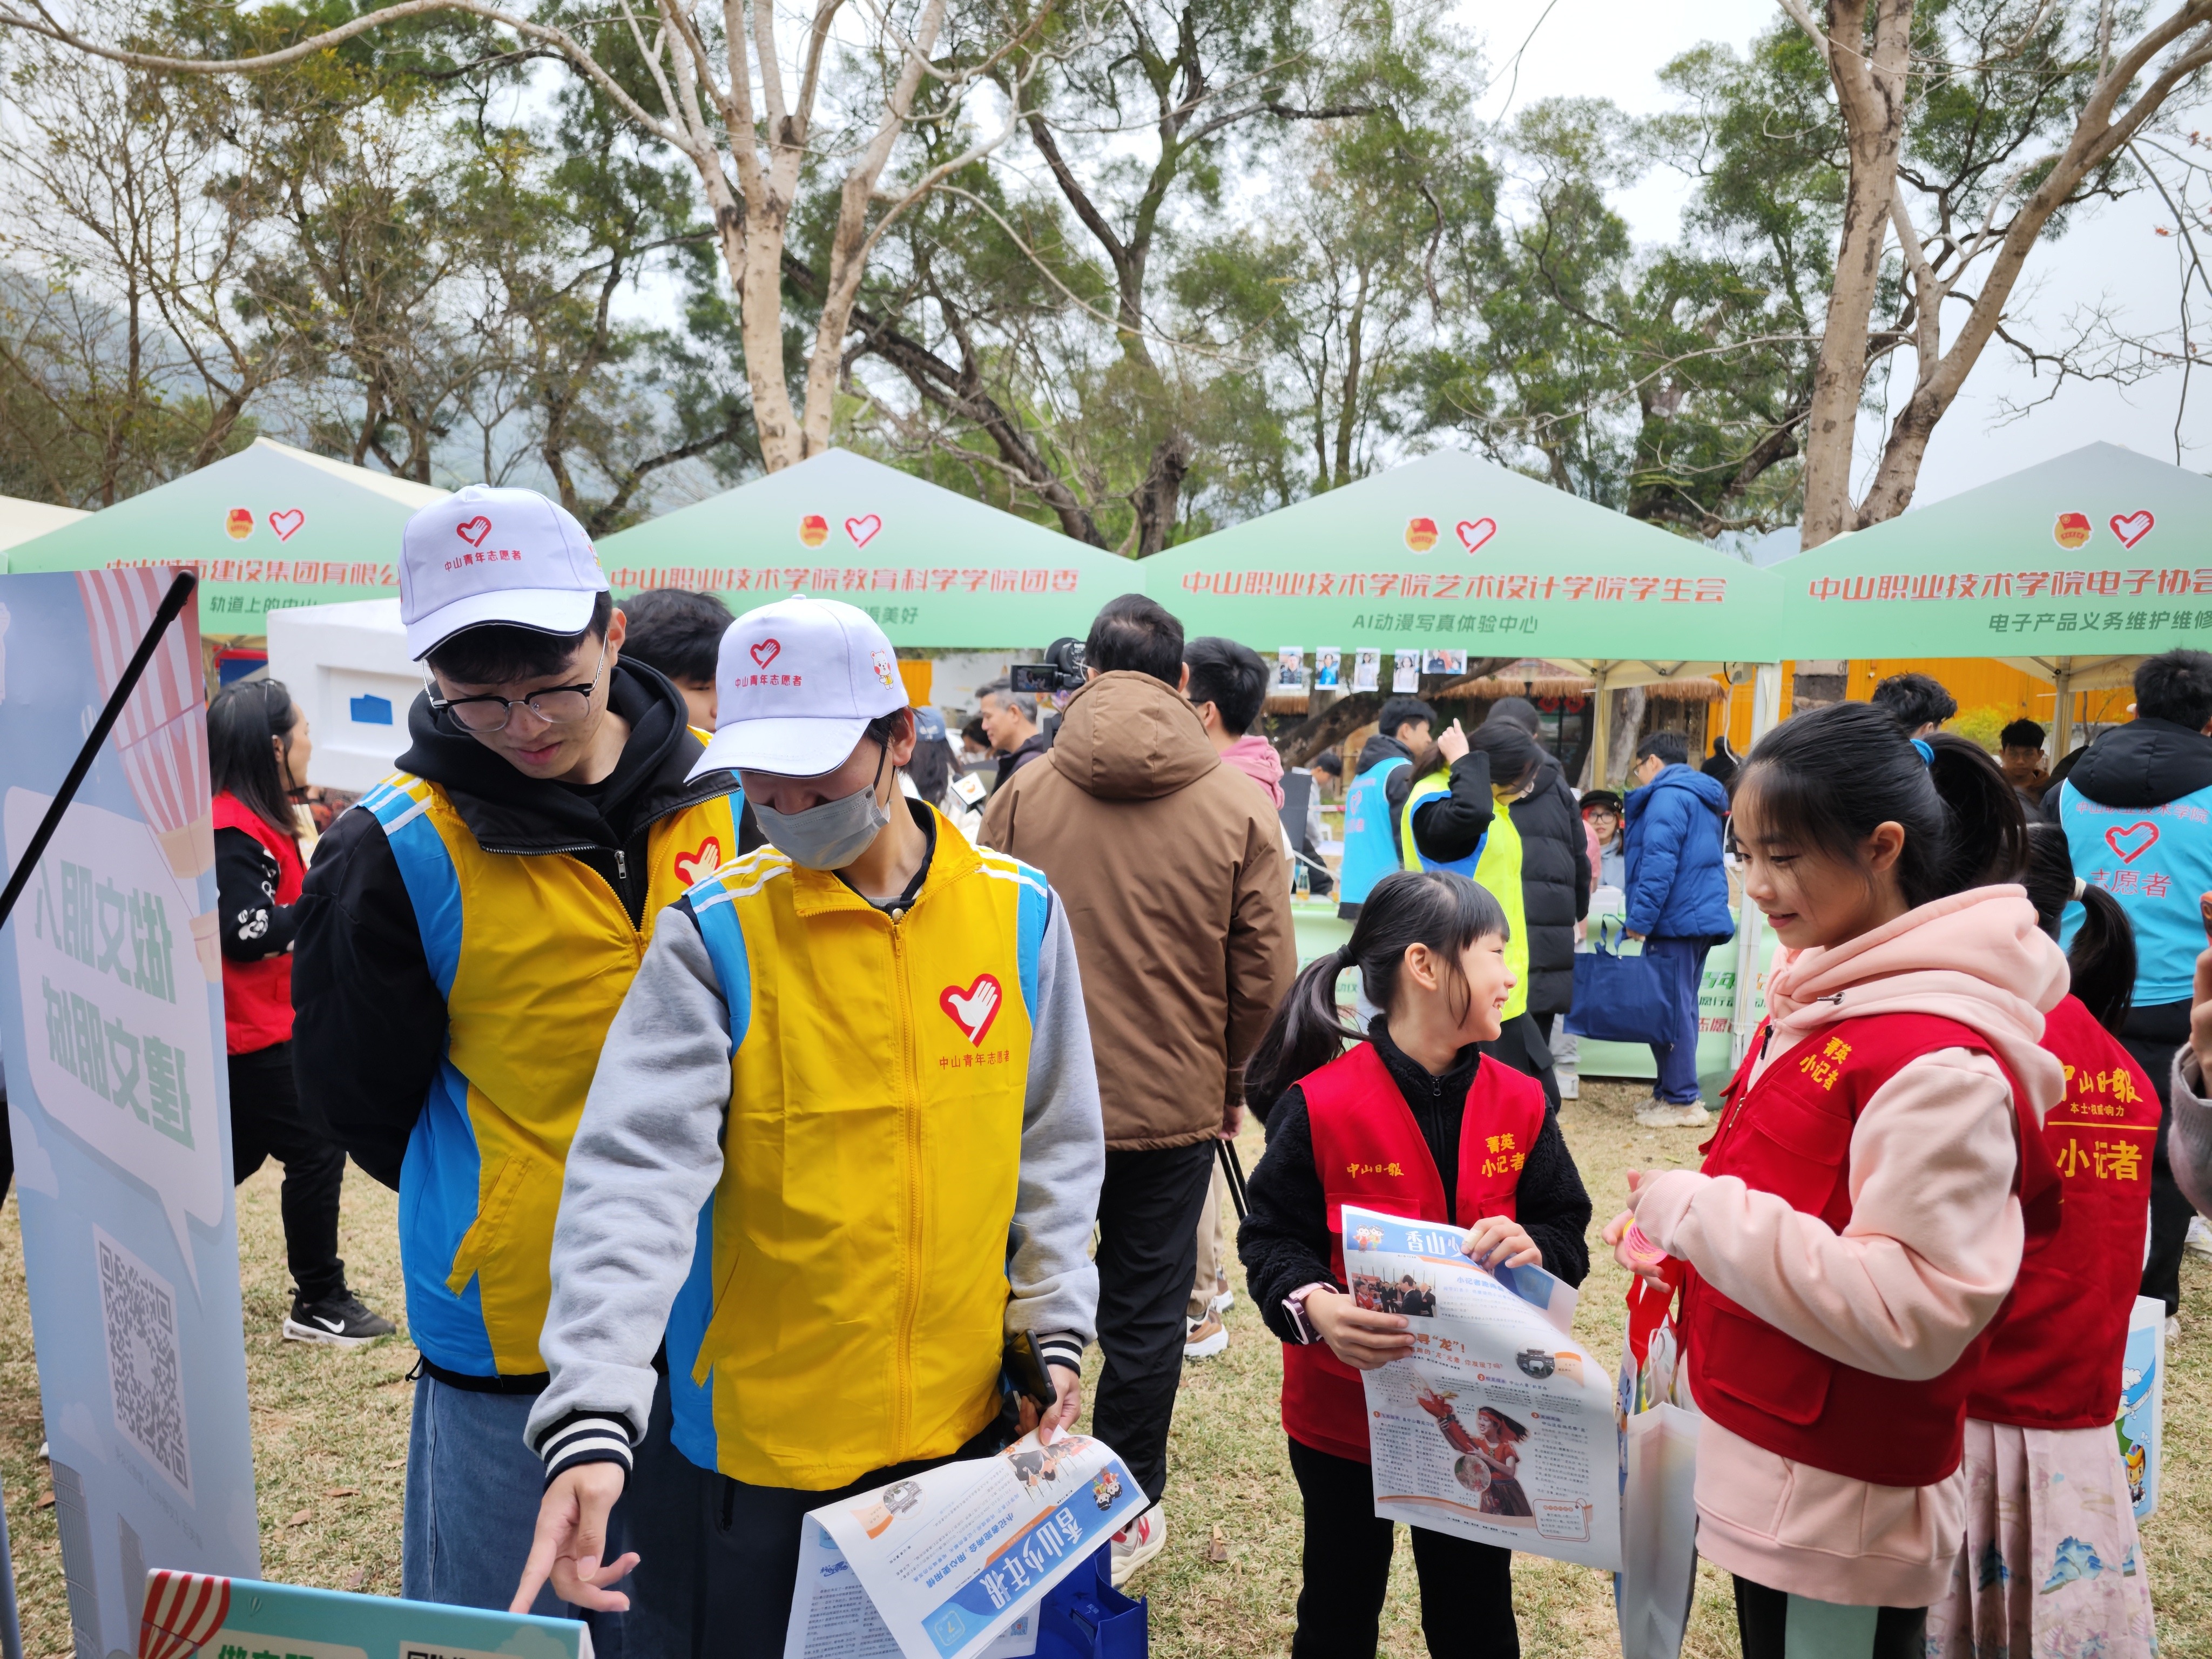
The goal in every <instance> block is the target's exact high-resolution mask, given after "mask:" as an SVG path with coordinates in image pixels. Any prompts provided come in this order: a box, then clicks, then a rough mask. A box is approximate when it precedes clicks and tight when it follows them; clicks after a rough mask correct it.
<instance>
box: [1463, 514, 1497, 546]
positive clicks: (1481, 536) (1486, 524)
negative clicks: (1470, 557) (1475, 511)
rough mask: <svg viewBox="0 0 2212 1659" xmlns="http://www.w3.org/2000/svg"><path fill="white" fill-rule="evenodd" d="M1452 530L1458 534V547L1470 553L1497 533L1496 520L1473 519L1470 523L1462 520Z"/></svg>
mask: <svg viewBox="0 0 2212 1659" xmlns="http://www.w3.org/2000/svg"><path fill="white" fill-rule="evenodd" d="M1453 528H1455V530H1457V531H1458V532H1459V540H1460V545H1461V546H1462V547H1464V548H1465V549H1467V550H1468V552H1470V553H1472V552H1474V550H1476V549H1477V548H1479V547H1480V546H1481V545H1482V544H1484V543H1485V542H1486V541H1488V540H1489V539H1490V538H1492V536H1495V535H1496V534H1497V533H1498V520H1495V519H1475V520H1471V521H1470V520H1466V519H1462V520H1460V521H1459V523H1458V524H1456V525H1455V526H1453Z"/></svg>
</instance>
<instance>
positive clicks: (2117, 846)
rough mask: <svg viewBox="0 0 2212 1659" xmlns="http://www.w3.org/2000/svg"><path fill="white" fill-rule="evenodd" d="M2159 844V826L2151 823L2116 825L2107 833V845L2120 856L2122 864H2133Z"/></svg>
mask: <svg viewBox="0 0 2212 1659" xmlns="http://www.w3.org/2000/svg"><path fill="white" fill-rule="evenodd" d="M2157 842H2158V826H2157V825H2156V824H2154V823H2148V822H2145V823H2130V824H2128V825H2125V826H2124V827H2123V826H2120V825H2117V824H2116V825H2114V826H2113V827H2112V829H2107V830H2106V831H2105V845H2106V846H2107V847H2109V848H2112V851H2113V852H2115V853H2117V854H2119V859H2120V862H2121V863H2123V864H2133V863H2134V862H2135V861H2136V860H2137V859H2139V858H2141V857H2142V855H2143V854H2145V853H2148V852H2149V851H2150V849H2151V848H2153V847H2154V846H2155V845H2156V844H2157Z"/></svg>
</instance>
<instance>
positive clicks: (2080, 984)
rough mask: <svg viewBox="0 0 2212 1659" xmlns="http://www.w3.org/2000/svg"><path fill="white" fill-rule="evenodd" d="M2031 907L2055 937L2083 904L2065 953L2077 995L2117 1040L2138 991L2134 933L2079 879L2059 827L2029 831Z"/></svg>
mask: <svg viewBox="0 0 2212 1659" xmlns="http://www.w3.org/2000/svg"><path fill="white" fill-rule="evenodd" d="M2021 880H2022V881H2024V882H2025V883H2027V902H2029V903H2030V904H2033V906H2034V907H2035V919H2036V921H2038V922H2039V923H2040V924H2041V926H2042V927H2043V931H2044V932H2045V933H2048V934H2050V935H2051V938H2053V939H2057V937H2058V922H2059V919H2060V917H2062V916H2063V915H2065V913H2066V907H2067V906H2068V905H2069V904H2072V903H2075V902H2079V903H2080V905H2081V909H2082V917H2081V927H2080V928H2079V929H2078V930H2077V931H2076V932H2075V935H2074V946H2073V948H2072V949H2071V950H2069V951H2067V953H2066V965H2067V967H2068V968H2069V969H2071V970H2072V972H2073V976H2074V994H2075V996H2077V997H2079V998H2081V1006H2083V1007H2085V1008H2087V1010H2088V1011H2089V1012H2090V1013H2091V1014H2092V1015H2093V1017H2094V1018H2095V1019H2096V1022H2097V1024H2100V1025H2101V1026H2103V1027H2104V1028H2105V1029H2106V1030H2108V1031H2110V1032H2111V1033H2112V1035H2113V1036H2118V1035H2119V1034H2120V1027H2121V1026H2122V1025H2123V1024H2125V1023H2126V1020H2127V1018H2128V1005H2129V1003H2130V1001H2131V1000H2133V999H2134V996H2135V988H2136V930H2135V929H2134V927H2131V926H2130V925H2129V922H2128V913H2127V912H2126V911H2125V910H2123V909H2122V908H2120V902H2119V901H2118V899H2116V898H2114V897H2113V896H2112V895H2111V894H2110V893H2108V892H2106V890H2104V889H2103V888H2101V887H2098V886H2095V885H2093V884H2090V883H2087V882H2084V881H2081V879H2079V878H2077V877H2076V876H2075V873H2074V860H2073V858H2072V856H2071V855H2070V854H2069V853H2068V852H2067V850H2066V832H2065V831H2064V830H2063V829H2060V828H2059V827H2058V826H2057V824H2055V823H2038V824H2034V825H2032V826H2031V827H2030V828H2029V829H2028V832H2027V873H2026V874H2025V875H2023V876H2022V877H2021Z"/></svg>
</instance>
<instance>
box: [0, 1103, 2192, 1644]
mask: <svg viewBox="0 0 2212 1659" xmlns="http://www.w3.org/2000/svg"><path fill="white" fill-rule="evenodd" d="M1641 1092H1642V1091H1640V1090H1635V1089H1632V1088H1630V1087H1629V1086H1627V1085H1603V1084H1589V1085H1585V1086H1584V1097H1583V1100H1582V1101H1580V1102H1578V1103H1569V1104H1568V1106H1567V1108H1566V1109H1565V1116H1564V1119H1563V1121H1564V1124H1565V1129H1566V1133H1567V1139H1568V1141H1569V1144H1570V1145H1571V1146H1572V1147H1573V1149H1574V1152H1575V1157H1576V1158H1577V1161H1578V1162H1579V1163H1580V1164H1581V1165H1582V1169H1583V1179H1584V1181H1585V1182H1587V1183H1588V1185H1589V1189H1590V1193H1591V1195H1592V1198H1593V1200H1594V1201H1595V1203H1596V1206H1597V1218H1596V1222H1595V1223H1594V1224H1593V1231H1595V1225H1600V1224H1601V1223H1602V1222H1603V1220H1604V1218H1605V1217H1606V1216H1607V1215H1608V1214H1609V1213H1611V1206H1613V1204H1614V1203H1615V1202H1616V1200H1618V1198H1619V1197H1620V1194H1621V1191H1622V1188H1623V1183H1622V1178H1621V1177H1622V1174H1623V1171H1624V1170H1626V1169H1628V1168H1630V1167H1631V1166H1635V1167H1638V1168H1662V1167H1666V1166H1668V1165H1670V1164H1691V1163H1694V1161H1695V1159H1696V1156H1697V1154H1696V1142H1697V1140H1698V1139H1699V1136H1697V1135H1696V1134H1694V1133H1686V1132H1684V1131H1680V1130H1676V1131H1671V1132H1661V1133H1653V1132H1649V1131H1644V1130H1639V1129H1638V1128H1637V1127H1636V1126H1635V1124H1634V1122H1633V1121H1632V1119H1631V1117H1630V1115H1629V1107H1630V1103H1631V1102H1632V1098H1633V1097H1636V1096H1638V1095H1639V1094H1640V1093H1641ZM1260 1150H1261V1142H1260V1139H1259V1135H1258V1133H1257V1131H1256V1129H1255V1130H1251V1131H1248V1133H1247V1135H1246V1139H1245V1143H1244V1146H1243V1158H1244V1164H1245V1167H1246V1169H1248V1170H1249V1169H1250V1168H1251V1167H1252V1165H1253V1164H1254V1163H1255V1162H1256V1161H1257V1159H1258V1158H1259V1154H1260ZM276 1193H277V1182H276V1172H275V1170H273V1169H271V1170H264V1172H263V1173H262V1174H260V1175H258V1176H255V1177H254V1179H253V1180H252V1181H250V1182H247V1183H246V1186H245V1187H244V1188H241V1189H240V1194H239V1228H240V1252H241V1255H242V1256H243V1257H244V1260H245V1263H246V1267H245V1280H246V1285H245V1291H246V1297H245V1305H246V1371H247V1377H248V1383H249V1388H250V1391H251V1395H252V1413H253V1431H254V1453H255V1466H256V1468H257V1469H258V1474H259V1483H260V1484H259V1496H260V1510H261V1552H262V1570H263V1573H264V1576H265V1577H269V1578H272V1579H278V1580H283V1581H286V1582H289V1583H302V1584H315V1585H320V1586H324V1587H325V1588H329V1589H367V1590H369V1591H372V1592H379V1593H383V1594H387V1595H390V1594H397V1593H398V1587H399V1572H398V1557H399V1499H400V1486H401V1470H402V1468H403V1465H404V1457H405V1453H406V1439H407V1420H408V1404H409V1400H410V1395H411V1389H410V1385H409V1384H408V1383H407V1382H406V1381H405V1376H406V1372H407V1370H408V1368H409V1367H410V1365H411V1364H413V1363H414V1358H415V1355H414V1350H413V1349H411V1348H410V1347H409V1346H406V1343H405V1341H404V1338H395V1339H392V1340H387V1341H386V1342H384V1343H382V1344H380V1345H378V1346H374V1347H370V1348H368V1349H364V1350H360V1351H356V1352H338V1351H337V1350H334V1349H329V1348H320V1347H310V1346H307V1345H305V1344H301V1343H287V1342H283V1341H282V1340H279V1338H278V1335H277V1332H278V1328H279V1327H280V1325H281V1323H282V1322H283V1316H284V1312H285V1309H286V1306H287V1304H288V1302H289V1282H288V1280H287V1279H286V1277H285V1273H284V1267H283V1259H284V1250H283V1231H282V1228H281V1226H280V1225H279V1222H278V1219H277V1213H276ZM392 1226H393V1203H392V1195H391V1194H388V1193H386V1192H385V1191H384V1190H383V1189H382V1188H379V1187H377V1186H375V1185H374V1183H373V1182H369V1181H368V1179H367V1178H365V1177H364V1176H362V1175H361V1174H360V1173H359V1172H358V1171H349V1176H348V1180H347V1183H346V1193H345V1212H344V1228H343V1247H344V1249H345V1254H346V1258H347V1261H348V1263H349V1274H350V1276H351V1278H352V1279H353V1282H354V1285H355V1287H356V1290H358V1291H360V1292H361V1294H362V1296H363V1297H365V1298H366V1299H367V1300H368V1302H369V1303H370V1304H372V1305H374V1306H375V1307H377V1308H380V1309H382V1310H386V1311H387V1312H391V1313H393V1314H395V1315H396V1314H398V1311H399V1310H400V1308H401V1306H402V1304H403V1297H402V1295H401V1290H400V1283H399V1269H398V1252H397V1249H396V1247H395V1243H394V1236H393V1231H392ZM1593 1254H1594V1255H1596V1256H1598V1257H1600V1258H1602V1257H1603V1255H1604V1253H1603V1252H1602V1251H1601V1250H1600V1251H1594V1252H1593ZM1624 1288H1625V1285H1624V1283H1623V1276H1622V1275H1621V1274H1620V1273H1619V1272H1618V1271H1617V1270H1616V1269H1615V1268H1614V1267H1613V1266H1612V1264H1611V1262H1610V1261H1609V1260H1603V1259H1601V1260H1599V1261H1598V1262H1597V1264H1596V1267H1595V1271H1594V1272H1593V1273H1592V1274H1591V1277H1590V1280H1589V1283H1588V1284H1586V1285H1584V1286H1583V1298H1582V1304H1581V1309H1580V1312H1579V1314H1578V1316H1577V1320H1576V1334H1577V1336H1579V1337H1580V1338H1581V1340H1583V1343H1584V1344H1585V1345H1586V1346H1589V1348H1590V1349H1591V1350H1592V1351H1593V1352H1595V1353H1596V1354H1597V1355H1598V1357H1599V1358H1601V1359H1602V1360H1604V1361H1605V1362H1606V1363H1607V1364H1608V1365H1611V1364H1613V1362H1614V1361H1615V1360H1616V1359H1617V1358H1619V1356H1620V1324H1621V1295H1622V1291H1623V1290H1624ZM2183 1291H2184V1304H2183V1315H2184V1317H2183V1330H2182V1338H2181V1341H2180V1343H2179V1345H2178V1346H2177V1348H2176V1349H2175V1352H2174V1354H2173V1364H2172V1370H2171V1372H2170V1374H2169V1376H2168V1378H2167V1382H2166V1429H2167V1449H2166V1457H2167V1462H2166V1488H2165V1494H2164V1498H2163V1501H2162V1503H2161V1504H2160V1511H2159V1513H2158V1514H2157V1515H2156V1516H2154V1517H2153V1518H2152V1520H2151V1521H2150V1522H2149V1523H2148V1527H2147V1528H2146V1530H2145V1543H2146V1547H2147V1550H2148V1557H2149V1563H2150V1574H2151V1586H2152V1590H2153V1594H2154V1597H2155V1600H2156V1604H2157V1609H2158V1624H2159V1639H2160V1648H2161V1653H2162V1656H2163V1659H2212V1428H2209V1427H2208V1425H2212V1263H2207V1262H2205V1261H2202V1260H2201V1259H2199V1258H2197V1257H2194V1256H2192V1257H2191V1258H2189V1260H2188V1262H2187V1265H2186V1266H2185V1268H2184V1273H2183ZM1238 1295H1239V1297H1240V1300H1239V1302H1238V1304H1237V1307H1236V1308H1234V1309H1233V1310H1231V1314H1230V1319H1229V1323H1230V1328H1231V1333H1232V1335H1231V1343H1230V1346H1229V1349H1228V1352H1226V1353H1225V1354H1222V1355H1221V1356H1219V1357H1218V1358H1213V1359H1210V1360H1206V1361H1204V1362H1202V1363H1198V1364H1191V1365H1188V1366H1187V1367H1186V1369H1185V1375H1184V1384H1183V1390H1182V1400H1181V1402H1180V1404H1179V1406H1178V1408H1177V1412H1176V1430H1175V1436H1174V1439H1173V1441H1172V1443H1171V1444H1170V1462H1171V1466H1172V1473H1171V1475H1170V1488H1169V1493H1168V1505H1167V1507H1168V1518H1169V1531H1168V1543H1167V1548H1166V1551H1165V1552H1164V1553H1163V1554H1162V1555H1161V1557H1160V1558H1159V1559H1158V1561H1157V1562H1155V1563H1154V1565H1152V1567H1151V1568H1150V1569H1149V1570H1148V1571H1146V1574H1145V1575H1144V1577H1142V1578H1140V1579H1139V1583H1138V1588H1139V1589H1142V1590H1143V1591H1144V1592H1145V1593H1146V1595H1148V1596H1149V1597H1150V1599H1151V1601H1152V1651H1153V1652H1154V1653H1155V1654H1157V1655H1158V1656H1160V1659H1200V1656H1206V1659H1211V1656H1216V1655H1232V1654H1233V1655H1267V1654H1281V1653H1285V1652H1286V1651H1287V1650H1288V1649H1289V1645H1290V1634H1291V1608H1292V1606H1293V1603H1294V1602H1295V1601H1296V1599H1297V1579H1298V1571H1297V1562H1298V1544H1299V1532H1300V1528H1299V1519H1298V1502H1297V1487H1296V1486H1294V1485H1293V1484H1292V1482H1291V1476H1290V1470H1289V1467H1288V1465H1287V1463H1286V1462H1285V1458H1284V1453H1283V1443H1282V1435H1281V1430H1280V1427H1279V1423H1278V1420H1277V1416H1276V1390H1277V1387H1278V1384H1279V1377H1280V1373H1281V1365H1280V1358H1279V1349H1278V1347H1277V1346H1276V1344H1275V1343H1274V1341H1273V1340H1272V1339H1270V1338H1269V1337H1268V1336H1267V1334H1266V1332H1265V1331H1264V1330H1263V1329H1262V1328H1261V1325H1260V1322H1259V1321H1258V1319H1257V1318H1256V1317H1255V1316H1254V1314H1253V1312H1252V1310H1251V1308H1250V1306H1249V1303H1246V1302H1244V1301H1243V1300H1242V1299H1241V1298H1242V1297H1243V1284H1242V1277H1241V1275H1239V1277H1238ZM29 1331H30V1322H29V1317H28V1314H27V1307H26V1304H25V1300H24V1294H23V1274H22V1251H21V1243H20V1241H19V1238H18V1236H17V1232H16V1226H15V1206H14V1205H13V1204H12V1203H11V1204H9V1205H8V1206H7V1207H6V1208H5V1210H4V1211H0V1482H4V1484H5V1488H6V1493H7V1513H8V1525H9V1532H10V1534H11V1535H12V1538H13V1542H14V1548H15V1573H16V1580H17V1585H18V1590H19V1594H20V1595H21V1603H22V1614H23V1637H24V1651H25V1652H26V1653H27V1655H29V1656H31V1659H60V1656H64V1655H65V1654H67V1652H68V1650H69V1615H68V1609H67V1606H66V1603H65V1601H64V1593H63V1589H62V1573H61V1554H60V1547H59V1545H58V1542H57V1541H56V1539H55V1531H54V1522H53V1511H52V1509H51V1508H49V1507H42V1505H43V1504H47V1503H50V1502H51V1498H50V1496H49V1490H50V1489H49V1488H48V1486H47V1483H46V1478H45V1473H44V1469H43V1467H42V1466H41V1465H40V1462H38V1456H37V1454H38V1447H39V1442H40V1437H41V1431H40V1421H39V1399H38V1380H37V1376H36V1374H35V1371H34V1370H33V1362H32V1354H31V1342H30V1334H29ZM1094 1364H1095V1358H1094ZM1217 1526H1218V1527H1219V1528H1221V1533H1222V1536H1223V1540H1224V1541H1225V1545H1226V1554H1227V1558H1228V1559H1226V1560H1225V1561H1221V1562H1215V1561H1213V1560H1212V1559H1209V1557H1210V1554H1211V1552H1210V1549H1209V1545H1210V1542H1211V1540H1212V1530H1213V1528H1215V1527H1217ZM1515 1569H1516V1570H1515V1575H1514V1576H1515V1584H1516V1601H1517V1606H1518V1608H1519V1613H1520V1626H1521V1641H1522V1650H1523V1651H1524V1652H1525V1653H1527V1654H1528V1655H1529V1656H1530V1659H1553V1656H1559V1659H1565V1656H1577V1659H1580V1656H1597V1655H1603V1654H1608V1653H1613V1652H1617V1651H1618V1643H1617V1640H1616V1638H1615V1636H1614V1632H1613V1610H1612V1601H1611V1594H1610V1589H1609V1585H1608V1583H1607V1580H1606V1579H1605V1577H1603V1576H1602V1575H1601V1574H1598V1573H1595V1572H1592V1571H1588V1570H1586V1569H1583V1568H1579V1567H1571V1566H1565V1565H1559V1564H1557V1563H1554V1562H1550V1561H1545V1560H1541V1559H1537V1558H1535V1557H1533V1556H1522V1558H1521V1559H1519V1560H1518V1561H1517V1562H1516V1564H1515ZM1417 1607H1418V1602H1417V1597H1416V1594H1415V1591H1414V1589H1413V1574H1412V1557H1411V1553H1410V1551H1408V1550H1406V1549H1403V1548H1401V1549H1400V1550H1399V1552H1398V1557H1397V1579H1396V1582H1395V1588H1394V1592H1393V1595H1392V1598H1391V1601H1390V1606H1389V1610H1388V1612H1387V1613H1386V1614H1385V1619H1384V1626H1383V1653H1385V1654H1387V1655H1390V1656H1393V1659H1414V1656H1418V1655H1420V1654H1422V1653H1424V1652H1425V1646H1424V1644H1423V1643H1422V1640H1421V1636H1420V1630H1419V1614H1418V1611H1417ZM1735 1650H1736V1644H1735V1621H1734V1616H1733V1613H1732V1612H1731V1610H1730V1603H1729V1597H1728V1588H1727V1584H1726V1583H1725V1581H1724V1580H1723V1578H1722V1577H1720V1576H1719V1575H1717V1574H1716V1573H1714V1572H1713V1571H1711V1569H1710V1568H1708V1569H1706V1570H1705V1577H1704V1579H1703V1581H1702V1583H1701V1584H1700V1586H1699V1600H1698V1606H1697V1609H1696V1613H1695V1615H1694V1618H1693V1621H1692V1627H1691V1632H1690V1639H1689V1644H1688V1648H1687V1652H1688V1654H1689V1655H1691V1656H1692V1659H1719V1656H1723V1655H1728V1654H1733V1653H1734V1652H1735Z"/></svg>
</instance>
